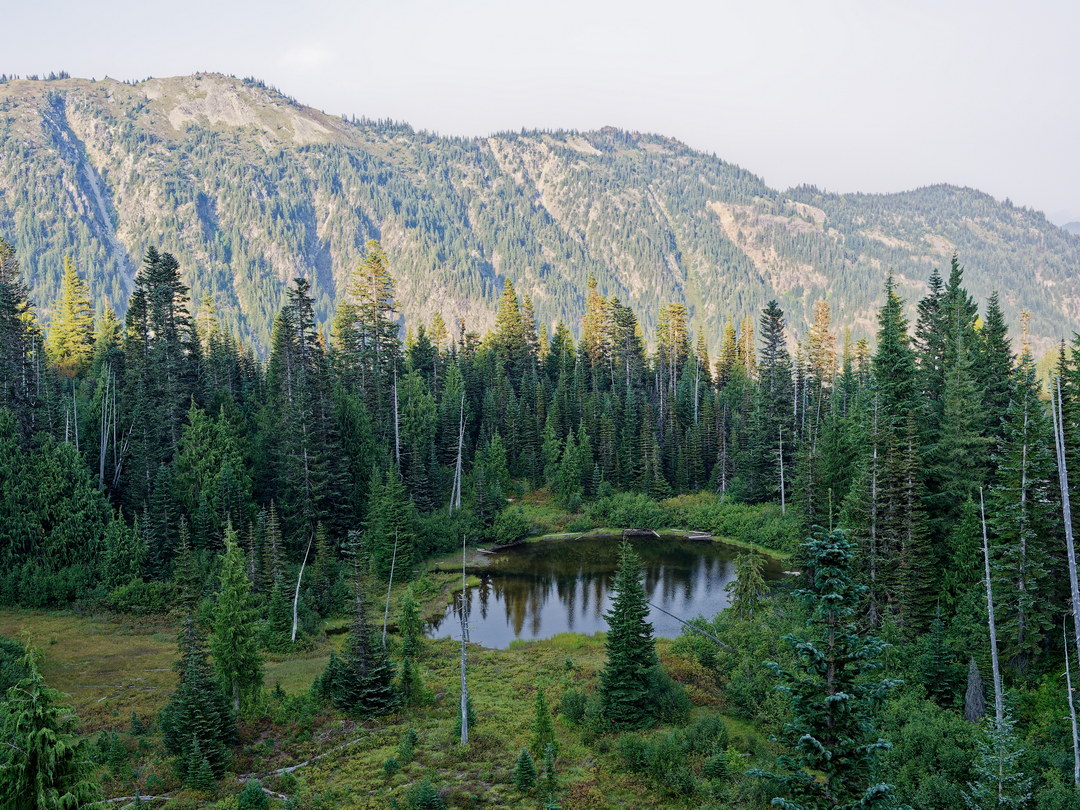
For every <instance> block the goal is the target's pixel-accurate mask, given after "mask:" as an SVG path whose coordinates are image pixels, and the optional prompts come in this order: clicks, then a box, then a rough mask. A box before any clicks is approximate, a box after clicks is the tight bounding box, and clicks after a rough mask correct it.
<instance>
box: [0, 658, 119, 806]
mask: <svg viewBox="0 0 1080 810" xmlns="http://www.w3.org/2000/svg"><path fill="white" fill-rule="evenodd" d="M22 668H23V670H24V672H25V673H26V674H25V677H23V678H22V679H21V680H19V681H18V682H17V683H16V684H15V685H14V686H12V687H10V688H9V689H8V690H7V695H6V697H5V702H4V706H3V711H2V721H3V732H4V741H5V743H6V751H5V752H4V753H3V754H2V755H0V808H2V810H79V809H80V808H88V807H96V806H97V801H98V800H99V799H100V798H101V794H100V789H99V788H98V786H97V785H96V784H95V783H94V782H93V781H92V779H91V773H92V770H93V768H92V766H91V764H90V762H89V760H88V758H87V756H86V752H85V751H84V747H85V744H84V743H83V742H82V741H80V740H79V738H78V737H77V736H76V734H75V718H74V712H73V710H72V709H70V708H68V707H66V706H63V705H61V704H60V703H59V700H60V698H61V695H60V693H59V692H57V691H56V690H55V689H51V688H49V687H48V686H46V685H45V679H44V678H42V677H41V673H40V672H38V667H37V660H36V658H35V655H34V653H32V652H27V653H26V655H25V656H24V657H23V659H22Z"/></svg>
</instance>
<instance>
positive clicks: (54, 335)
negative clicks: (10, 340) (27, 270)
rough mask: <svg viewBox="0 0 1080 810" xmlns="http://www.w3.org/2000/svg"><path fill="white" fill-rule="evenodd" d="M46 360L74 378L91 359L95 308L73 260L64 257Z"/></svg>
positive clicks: (47, 340)
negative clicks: (62, 272)
mask: <svg viewBox="0 0 1080 810" xmlns="http://www.w3.org/2000/svg"><path fill="white" fill-rule="evenodd" d="M45 351H46V352H47V354H48V357H49V362H50V363H52V364H53V365H54V366H56V368H57V370H59V371H60V373H61V374H63V375H64V376H66V377H74V376H75V375H76V374H78V373H79V371H80V370H81V369H83V368H84V367H85V366H86V364H87V363H89V362H90V357H91V355H92V354H93V351H94V309H93V307H92V306H91V305H90V292H89V290H88V289H87V287H86V282H84V281H83V280H82V279H81V278H79V273H78V271H77V270H76V269H75V262H73V261H72V260H71V257H70V256H68V257H66V258H65V259H64V275H63V278H62V279H61V281H60V297H59V299H58V300H57V302H56V311H55V312H54V313H53V316H52V320H51V322H50V324H49V334H48V338H47V339H46V341H45Z"/></svg>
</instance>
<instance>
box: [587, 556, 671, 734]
mask: <svg viewBox="0 0 1080 810" xmlns="http://www.w3.org/2000/svg"><path fill="white" fill-rule="evenodd" d="M612 589H613V591H614V598H613V600H612V604H611V609H610V610H609V611H608V612H607V613H605V614H604V619H605V620H606V621H607V624H608V632H607V637H606V639H605V641H604V648H605V650H606V651H607V663H606V664H605V665H604V669H603V670H602V671H601V673H600V706H601V714H602V715H603V717H604V719H606V720H607V721H608V722H609V723H610V724H611V725H612V726H613V727H615V728H625V729H633V728H641V727H642V726H646V725H649V724H650V723H651V722H652V720H653V717H652V707H650V706H649V705H647V701H646V699H645V698H646V695H647V694H648V690H649V682H650V675H651V673H652V671H653V670H654V669H656V668H657V667H659V666H660V661H659V659H658V658H657V656H656V646H655V643H654V641H653V628H652V624H651V623H650V622H649V621H648V616H649V605H648V601H647V597H646V595H645V588H644V586H643V584H642V568H641V560H640V558H639V557H638V555H637V554H636V553H635V552H634V550H633V549H632V548H631V547H630V544H629V543H625V542H624V543H623V545H622V546H621V547H620V549H619V568H618V571H617V572H616V574H615V580H614V582H613V583H612Z"/></svg>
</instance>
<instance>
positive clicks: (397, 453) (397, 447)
mask: <svg viewBox="0 0 1080 810" xmlns="http://www.w3.org/2000/svg"><path fill="white" fill-rule="evenodd" d="M394 462H395V463H396V464H397V471H398V475H401V430H400V428H399V425H398V401H397V367H395V368H394Z"/></svg>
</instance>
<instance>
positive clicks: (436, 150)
mask: <svg viewBox="0 0 1080 810" xmlns="http://www.w3.org/2000/svg"><path fill="white" fill-rule="evenodd" d="M0 233H3V234H5V235H6V236H7V237H8V238H9V239H13V240H14V242H15V244H16V246H17V248H18V251H19V255H20V257H21V259H22V261H23V266H24V268H25V270H26V273H27V276H28V278H29V280H30V283H31V286H32V289H33V292H34V295H35V298H36V300H37V301H38V302H39V309H41V311H42V312H43V314H44V315H45V316H46V317H47V316H48V311H47V309H46V307H45V305H46V304H47V302H49V300H50V299H51V297H52V295H53V294H54V292H55V290H56V288H57V286H58V282H59V277H60V272H61V267H62V262H63V257H64V256H65V255H66V254H71V255H72V256H74V258H75V260H76V262H77V264H78V266H79V268H80V270H81V271H82V272H83V273H84V274H85V275H86V276H87V278H88V279H89V281H90V284H91V287H92V289H93V290H94V291H95V293H96V294H97V295H99V296H100V297H107V298H108V299H109V300H110V301H112V303H113V305H114V306H116V307H117V308H118V309H122V308H123V304H124V302H125V300H126V296H127V293H128V290H129V289H130V287H131V282H132V278H133V275H134V272H135V269H136V267H137V266H138V263H139V260H140V256H141V255H142V253H143V252H144V251H145V249H146V247H147V245H150V244H156V245H158V246H159V247H160V248H162V249H163V250H168V251H171V252H173V253H175V254H176V255H177V257H178V258H179V259H180V261H181V262H182V264H183V266H184V272H185V275H186V278H187V279H188V282H189V283H190V285H191V287H192V291H193V296H194V297H195V298H196V299H200V298H202V297H203V296H207V295H209V296H211V297H212V299H213V300H214V302H215V304H216V306H217V308H218V310H219V312H220V313H222V315H223V316H224V317H225V319H226V320H227V321H228V322H230V323H231V324H233V325H234V326H235V327H236V328H237V329H238V330H239V331H240V332H241V333H242V334H243V335H244V336H245V337H247V338H249V339H254V340H256V341H257V342H258V343H260V344H261V345H264V346H265V344H266V341H267V337H268V334H269V330H270V325H271V321H272V319H273V317H274V314H275V312H276V311H277V309H278V307H279V305H280V303H281V300H282V296H283V291H284V289H285V287H286V285H287V283H288V281H289V280H290V279H291V278H293V277H295V276H297V275H305V276H308V277H309V278H311V279H312V282H313V286H314V290H315V293H316V296H317V300H318V305H319V308H320V313H321V314H322V315H323V316H327V315H328V314H329V312H330V311H331V310H332V307H333V303H334V301H335V300H336V298H337V296H338V292H339V290H341V289H342V283H343V280H344V279H345V278H346V276H347V274H348V272H349V270H350V268H351V267H353V266H354V264H355V263H356V261H357V258H358V256H359V255H360V253H361V250H362V247H363V244H364V242H365V240H367V239H368V238H372V237H377V238H381V239H382V241H383V244H384V245H385V247H386V248H387V251H388V253H389V255H390V258H391V260H392V263H393V270H394V273H395V275H396V277H397V280H398V297H399V300H400V303H401V308H402V310H403V312H404V314H405V315H406V316H407V317H408V318H410V319H413V318H423V319H425V320H426V319H427V318H429V317H430V316H431V314H432V313H433V312H434V311H435V310H440V311H441V312H442V313H443V315H444V316H445V317H446V319H447V321H448V322H451V321H452V319H456V318H457V317H459V316H463V317H465V318H466V319H467V321H468V325H469V327H470V328H472V329H482V328H484V327H486V326H487V325H488V324H489V323H490V322H491V320H492V314H493V303H494V300H495V298H496V296H497V295H498V292H499V290H500V289H501V287H502V284H503V281H504V279H506V278H509V279H511V280H513V282H514V284H515V285H516V286H517V288H518V291H519V292H521V293H528V294H530V295H531V296H532V298H533V300H534V302H535V304H536V308H537V311H538V314H539V316H540V318H541V320H543V321H545V322H546V323H548V324H552V323H554V322H555V321H556V320H557V319H560V318H561V319H564V320H566V321H567V322H568V323H570V325H571V326H572V327H573V328H576V327H577V325H578V323H579V319H580V314H581V311H582V304H583V291H584V289H585V281H586V279H587V278H588V276H589V275H590V274H595V275H596V277H597V278H598V279H599V282H600V287H601V291H602V292H605V293H614V294H617V295H618V296H619V297H620V298H621V299H622V300H623V301H624V302H628V303H630V304H631V305H633V306H634V307H635V308H636V309H637V310H638V311H639V315H640V317H641V319H642V321H643V322H644V324H645V326H646V328H647V329H650V330H651V326H652V323H653V320H654V319H655V313H656V310H657V308H658V305H659V304H660V303H662V302H664V301H668V300H685V301H686V302H687V303H688V304H689V305H690V306H691V307H692V309H693V313H694V319H695V324H696V325H697V326H698V327H699V328H704V329H706V330H707V334H708V336H709V337H710V339H713V340H715V339H716V337H717V336H718V335H719V333H720V330H721V328H722V326H723V324H724V323H726V321H727V319H728V318H729V317H734V318H736V319H738V318H739V317H741V316H743V315H746V314H756V311H757V310H758V309H759V308H760V307H761V306H762V305H763V304H764V303H765V302H766V301H767V299H768V298H770V297H773V296H775V297H777V298H778V299H779V300H780V301H781V304H782V305H783V306H784V307H785V309H787V310H788V312H789V319H790V322H791V323H792V326H793V327H794V328H796V329H797V330H801V329H803V328H804V324H805V318H806V314H807V313H808V312H809V309H810V307H811V306H812V304H813V301H814V300H816V299H817V298H819V297H820V296H823V295H827V296H829V298H830V299H831V301H832V302H833V306H834V311H835V312H836V317H837V320H838V321H839V322H840V323H841V324H842V325H848V326H851V327H852V328H853V332H854V333H855V334H856V335H860V334H872V333H873V330H874V328H875V324H874V314H875V312H874V310H875V306H876V304H877V303H878V302H879V300H880V295H881V288H882V284H883V282H884V277H885V274H886V272H887V271H889V270H891V271H893V272H894V273H895V274H896V276H897V279H898V282H899V286H900V289H901V292H902V293H903V294H904V295H905V296H907V297H908V298H909V299H914V298H915V297H916V296H918V295H920V294H921V292H922V291H923V289H924V282H925V279H926V277H927V276H928V275H929V273H930V271H931V269H932V268H934V267H942V268H943V269H947V265H948V262H949V257H950V255H951V254H952V253H953V251H959V253H960V256H961V260H962V261H963V263H964V264H965V265H966V266H967V267H968V269H969V275H968V278H969V282H970V286H971V288H972V290H973V291H974V292H975V293H976V294H977V295H979V296H984V295H986V294H988V293H989V292H990V291H991V290H993V289H998V290H1000V292H1001V295H1002V300H1003V304H1004V307H1005V309H1006V312H1007V313H1008V314H1009V315H1010V316H1011V317H1015V316H1016V315H1017V314H1018V313H1019V311H1020V310H1022V309H1028V310H1030V311H1031V313H1032V330H1033V333H1034V334H1035V335H1036V337H1038V338H1041V339H1042V342H1048V341H1049V340H1050V339H1053V338H1056V337H1058V336H1059V335H1062V334H1068V333H1070V332H1071V330H1072V329H1074V328H1076V327H1078V326H1080V279H1078V270H1080V239H1077V238H1075V237H1074V236H1072V235H1070V234H1067V233H1066V232H1065V231H1064V230H1062V229H1061V228H1058V227H1056V226H1054V225H1052V224H1051V223H1050V222H1048V221H1047V220H1046V218H1045V217H1044V216H1043V215H1042V214H1041V213H1038V212H1035V211H1031V210H1028V209H1024V208H1016V207H1013V206H1012V205H1010V204H1008V203H1001V202H998V201H996V200H994V199H993V198H992V197H990V196H988V195H986V194H983V193H981V192H978V191H975V190H972V189H966V188H957V187H953V186H944V185H941V186H932V187H929V188H923V189H918V190H915V191H910V192H904V193H900V194H886V195H873V194H830V193H825V192H820V191H818V190H816V189H813V188H808V187H800V188H796V189H792V190H789V191H786V192H780V191H776V190H774V189H771V188H769V187H767V186H766V185H765V184H764V183H763V182H762V181H761V180H760V179H759V178H758V177H756V176H754V175H753V174H751V173H750V172H748V171H746V170H744V169H741V168H739V167H737V166H734V165H732V164H730V163H725V162H724V161H723V160H720V159H719V158H716V157H714V156H711V155H707V154H703V153H701V152H696V151H694V150H692V149H690V148H689V147H687V146H685V145H684V144H681V143H679V142H678V141H675V140H672V139H670V138H664V137H661V136H657V135H643V134H639V133H631V132H624V131H620V130H616V129H603V130H600V131H597V132H523V133H520V134H516V133H508V134H501V135H496V136H492V137H489V138H444V137H437V136H435V135H431V134H428V133H424V132H415V131H414V130H412V129H411V128H410V127H408V126H405V125H399V124H393V123H389V122H373V121H348V120H344V119H342V118H339V117H336V116H331V115H326V114H324V113H322V112H319V111H317V110H313V109H311V108H309V107H304V106H302V105H300V104H298V103H296V102H294V101H292V100H291V99H288V98H286V97H284V96H282V95H281V94H279V93H277V92H275V91H274V90H272V89H270V88H267V87H266V86H264V85H262V84H261V83H259V82H255V81H250V80H240V79H234V78H229V77H225V76H220V75H216V74H199V75H195V76H184V77H179V78H172V79H151V80H148V81H144V82H140V83H137V84H126V83H121V82H116V81H112V80H105V81H98V82H92V81H87V80H82V79H62V80H57V81H21V80H20V81H10V82H7V83H5V84H0Z"/></svg>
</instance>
